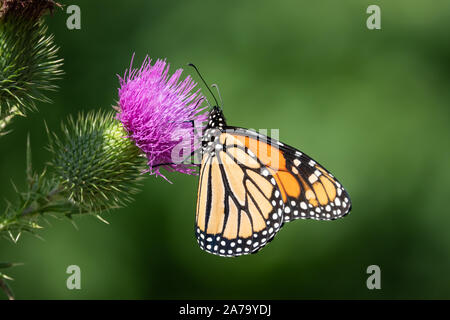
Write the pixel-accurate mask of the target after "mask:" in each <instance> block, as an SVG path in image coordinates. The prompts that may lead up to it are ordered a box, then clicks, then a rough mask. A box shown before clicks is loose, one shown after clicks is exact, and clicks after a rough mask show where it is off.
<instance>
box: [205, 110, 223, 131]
mask: <svg viewBox="0 0 450 320" xmlns="http://www.w3.org/2000/svg"><path fill="white" fill-rule="evenodd" d="M226 125H227V124H226V122H225V117H224V116H223V112H222V109H221V108H220V107H218V106H214V107H213V108H212V110H211V111H210V112H209V118H208V125H207V126H206V129H212V128H217V129H220V130H222V129H224V128H225V127H226Z"/></svg>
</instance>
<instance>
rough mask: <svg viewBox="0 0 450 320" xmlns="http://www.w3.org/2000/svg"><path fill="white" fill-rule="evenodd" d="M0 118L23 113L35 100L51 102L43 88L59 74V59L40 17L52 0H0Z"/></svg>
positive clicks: (53, 87) (60, 64) (51, 4)
mask: <svg viewBox="0 0 450 320" xmlns="http://www.w3.org/2000/svg"><path fill="white" fill-rule="evenodd" d="M0 3H1V5H2V7H1V10H0V119H2V118H5V117H7V116H8V115H9V114H11V113H16V114H24V113H25V111H26V110H29V109H34V108H35V101H43V102H51V100H50V99H49V98H48V97H47V96H46V95H45V93H44V91H49V90H50V91H52V90H55V89H56V88H57V86H55V85H54V84H53V81H54V80H55V79H58V78H59V77H60V76H61V75H62V70H61V69H60V68H61V66H62V59H58V58H57V56H56V53H57V51H58V48H57V47H56V46H55V45H54V42H53V35H47V26H46V25H45V24H44V20H43V18H42V17H41V16H42V14H43V13H44V12H46V11H48V10H47V9H52V8H53V5H54V4H55V3H54V2H53V1H48V0H46V1H44V0H38V1H37V0H15V1H12V0H3V1H1V2H0Z"/></svg>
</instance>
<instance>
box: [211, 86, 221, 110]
mask: <svg viewBox="0 0 450 320" xmlns="http://www.w3.org/2000/svg"><path fill="white" fill-rule="evenodd" d="M211 87H213V88H216V90H217V94H218V95H219V100H220V104H221V106H222V107H223V100H222V96H221V95H220V91H219V86H218V85H217V84H215V83H213V84H212V85H211Z"/></svg>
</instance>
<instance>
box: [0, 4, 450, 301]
mask: <svg viewBox="0 0 450 320" xmlns="http://www.w3.org/2000/svg"><path fill="white" fill-rule="evenodd" d="M63 3H65V4H67V5H69V4H78V5H79V6H80V8H81V23H82V29H81V30H73V31H71V30H68V29H67V28H66V19H67V17H68V16H69V15H67V14H66V13H65V12H64V11H61V10H56V12H55V13H54V15H53V17H47V21H48V23H49V28H50V31H51V32H52V33H54V34H55V37H56V42H57V44H58V45H59V46H60V47H61V49H60V54H59V55H60V56H61V57H63V58H64V60H65V65H64V70H65V76H64V79H63V80H61V81H59V82H58V84H59V85H60V90H59V91H58V92H56V93H52V94H51V97H52V98H53V99H54V104H53V105H47V104H39V105H38V107H39V112H38V113H34V114H30V116H29V117H27V118H20V119H17V120H15V123H14V131H13V132H12V133H10V134H9V135H7V136H5V137H3V138H2V139H1V140H0V150H1V151H0V153H1V156H0V181H2V184H1V185H0V195H1V197H2V198H3V197H4V198H7V199H10V200H13V199H14V191H13V189H12V187H11V184H10V180H11V179H12V180H14V182H15V183H16V184H17V185H18V186H19V187H21V186H23V185H24V183H23V181H24V179H25V142H26V135H27V133H30V135H31V142H32V150H33V157H34V158H33V160H34V166H35V167H36V168H37V169H42V168H43V167H44V165H45V163H46V161H48V160H49V157H50V154H49V152H47V151H46V150H45V149H44V146H45V145H46V143H47V138H46V134H45V130H44V120H45V121H46V122H47V124H48V126H49V127H50V128H53V129H58V128H59V124H60V122H61V120H62V119H65V118H66V117H67V116H68V115H69V114H76V113H78V112H79V111H80V110H91V109H97V108H98V109H100V108H102V109H109V108H110V107H111V105H113V104H114V103H115V102H116V100H117V88H118V80H117V76H116V74H121V75H122V74H123V73H124V71H125V69H126V68H127V67H128V66H129V64H130V59H131V56H132V54H133V52H135V53H136V58H135V66H137V65H138V64H140V63H141V62H142V60H143V58H144V57H145V55H146V54H149V55H150V56H151V57H154V58H158V57H160V58H164V57H166V58H167V59H168V61H169V62H170V63H171V65H172V69H171V70H172V71H173V70H175V68H178V67H184V66H185V65H186V63H189V62H193V63H195V64H196V65H197V66H198V67H199V68H200V70H201V71H202V73H203V74H204V76H205V77H206V79H207V80H208V81H209V82H210V83H218V84H219V86H220V89H221V94H222V97H223V100H224V104H225V107H224V110H225V113H226V116H227V118H228V122H229V123H230V124H232V125H236V126H243V127H251V128H268V129H271V128H279V129H280V139H281V140H282V141H283V142H286V143H288V144H290V145H293V146H295V147H298V148H299V149H301V150H302V151H304V152H305V153H307V154H309V155H310V156H312V157H313V158H315V159H316V160H318V161H319V162H320V163H322V164H323V165H325V166H326V167H327V168H328V169H329V170H331V171H332V172H333V173H334V174H335V175H336V176H337V177H338V178H339V179H340V180H341V182H342V183H343V184H344V186H345V187H346V188H347V189H348V192H349V193H350V195H351V197H352V201H353V210H352V213H351V214H350V215H349V216H348V217H347V218H345V219H342V220H339V221H334V222H317V221H297V222H294V223H290V224H288V225H286V226H285V227H284V228H283V230H282V231H281V232H280V233H279V234H278V236H277V238H276V240H275V241H273V242H272V243H271V244H270V245H268V246H267V247H266V248H265V249H263V250H262V251H261V252H259V253H258V254H256V255H251V256H244V257H239V258H235V259H227V258H221V257H217V256H213V255H210V254H207V253H205V252H203V251H201V250H200V249H199V247H198V245H197V242H196V240H195V236H194V231H193V224H194V209H195V202H196V192H197V177H194V176H183V175H180V174H168V177H169V178H170V179H171V180H172V181H173V182H174V183H173V184H169V183H167V182H166V181H164V180H163V179H161V178H155V177H154V176H150V177H148V178H147V179H146V180H145V182H144V187H143V190H142V192H141V193H139V194H138V195H137V196H136V199H135V201H134V202H133V203H132V204H131V205H129V206H128V207H127V208H123V209H121V210H116V211H113V212H112V213H111V214H109V215H108V216H107V217H106V218H107V220H108V221H109V222H110V225H106V224H103V223H101V222H100V221H98V220H96V219H94V218H92V217H85V218H79V219H77V220H76V222H77V225H78V228H79V229H78V230H77V229H75V228H74V227H73V226H72V225H71V224H70V223H69V222H67V221H65V220H55V219H53V218H49V219H48V220H49V222H50V223H51V225H45V229H44V230H42V232H40V233H39V234H40V236H42V237H43V239H44V240H43V241H42V240H39V239H36V238H34V237H32V236H31V235H24V236H23V237H22V238H21V239H20V241H19V242H18V243H17V244H13V243H10V242H8V241H5V240H1V241H0V260H4V261H15V262H23V263H25V264H24V265H23V266H20V267H16V268H14V269H12V270H10V272H9V275H11V276H13V277H14V278H15V279H16V280H15V281H14V282H11V285H12V286H13V288H14V291H15V293H16V295H17V298H18V299H60V298H62V299H190V298H193V299H197V298H199V299H202V298H203V299H205V298H213V299H215V298H221V299H231V298H255V299H302V298H331V299H336V298H362V299H382V298H385V299H390V298H394V299H399V298H450V276H449V274H448V271H449V269H450V233H449V232H448V231H449V223H450V216H449V210H448V193H449V189H450V182H449V181H450V170H449V160H450V153H449V147H448V141H449V138H450V128H449V119H450V117H449V116H450V111H449V101H450V90H449V86H450V42H449V37H448V34H449V28H450V2H449V1H446V0H443V1H433V2H429V1H414V2H411V1H406V0H404V1H403V0H402V1H395V2H393V1H375V0H374V1H357V0H354V1H339V2H337V1H331V0H330V1H320V3H312V2H310V1H298V0H297V1H284V0H283V1H276V2H275V1H269V0H267V1H220V2H219V1H214V2H213V1H195V0H194V1H183V2H182V1H128V2H126V1H114V2H112V1H88V0H84V1H74V2H73V3H70V2H68V1H63ZM370 4H378V5H379V6H380V7H381V26H382V29H381V30H373V31H371V30H368V29H367V28H366V19H367V17H368V14H366V8H367V7H368V5H370ZM186 71H187V72H189V73H192V70H191V69H187V70H186ZM194 77H195V78H196V79H198V77H196V76H195V75H194ZM72 264H76V265H79V266H80V267H81V274H82V284H81V285H82V289H81V290H73V291H70V290H68V289H67V288H66V279H67V277H68V275H67V274H66V273H65V271H66V268H67V266H69V265H72ZM372 264H376V265H379V266H380V268H381V285H382V289H381V290H368V289H367V287H366V279H367V277H368V275H367V274H366V268H367V267H368V266H369V265H372ZM0 297H1V298H2V299H3V298H4V295H3V294H0Z"/></svg>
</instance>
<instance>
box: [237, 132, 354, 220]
mask: <svg viewBox="0 0 450 320" xmlns="http://www.w3.org/2000/svg"><path fill="white" fill-rule="evenodd" d="M232 132H233V134H234V135H236V136H239V137H248V138H244V139H246V143H248V145H249V147H250V149H252V150H253V151H254V152H256V153H257V154H258V157H260V158H264V157H267V154H269V156H270V158H271V161H272V162H278V163H277V165H275V166H274V165H271V168H272V173H273V175H274V177H275V179H276V180H277V183H278V184H279V188H280V190H281V192H282V195H283V200H284V209H283V212H284V220H283V222H288V221H291V220H295V219H315V220H334V219H338V218H341V217H343V216H345V215H346V214H348V212H349V211H350V209H351V203H350V197H349V195H348V193H347V191H346V190H345V189H344V188H343V187H342V185H341V184H340V183H339V181H338V180H337V179H336V178H335V177H334V176H333V175H332V174H331V173H330V172H329V171H328V170H326V169H325V168H324V167H323V166H321V165H320V164H319V163H317V162H316V161H314V160H313V159H312V158H311V157H309V156H307V155H306V154H304V153H302V152H301V151H299V150H297V149H295V148H293V147H290V146H287V145H285V144H283V143H280V142H278V141H276V140H274V139H271V138H269V137H267V136H264V135H261V134H258V133H256V132H254V131H250V130H247V129H242V128H233V129H232ZM241 139H242V138H241ZM255 146H256V147H255ZM262 146H263V147H262ZM271 150H272V151H271ZM273 150H276V151H277V152H278V153H277V156H278V159H276V161H273V158H274V156H273V154H276V151H275V152H274V151H273ZM264 154H266V155H264Z"/></svg>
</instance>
